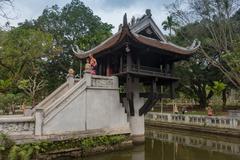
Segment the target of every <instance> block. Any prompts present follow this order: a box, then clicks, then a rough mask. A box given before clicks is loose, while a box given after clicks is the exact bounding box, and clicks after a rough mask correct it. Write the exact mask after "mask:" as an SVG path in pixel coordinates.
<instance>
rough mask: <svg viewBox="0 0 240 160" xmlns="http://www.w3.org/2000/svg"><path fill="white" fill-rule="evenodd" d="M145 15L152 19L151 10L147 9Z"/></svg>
mask: <svg viewBox="0 0 240 160" xmlns="http://www.w3.org/2000/svg"><path fill="white" fill-rule="evenodd" d="M145 13H146V15H147V16H148V17H152V13H151V9H146V11H145Z"/></svg>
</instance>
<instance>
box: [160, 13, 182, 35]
mask: <svg viewBox="0 0 240 160" xmlns="http://www.w3.org/2000/svg"><path fill="white" fill-rule="evenodd" d="M162 26H163V29H164V30H169V35H170V37H171V36H172V30H173V29H174V28H175V27H178V26H179V25H178V23H177V22H175V21H174V20H173V17H172V16H167V20H165V21H163V22H162Z"/></svg>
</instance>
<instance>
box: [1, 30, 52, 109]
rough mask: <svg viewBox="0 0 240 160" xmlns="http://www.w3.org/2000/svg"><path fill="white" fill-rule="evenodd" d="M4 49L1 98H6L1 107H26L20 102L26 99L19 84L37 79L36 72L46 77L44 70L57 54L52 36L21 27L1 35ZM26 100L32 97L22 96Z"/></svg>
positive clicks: (2, 48)
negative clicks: (19, 105) (55, 53)
mask: <svg viewBox="0 0 240 160" xmlns="http://www.w3.org/2000/svg"><path fill="white" fill-rule="evenodd" d="M0 46H1V49H0V73H1V74H0V94H1V96H2V97H3V98H0V103H1V104H4V105H5V107H7V108H8V107H10V108H13V107H12V106H16V104H17V103H20V102H21V103H22V101H17V100H16V99H18V98H17V97H19V96H18V95H19V94H21V95H22V91H21V90H20V89H19V88H18V82H19V81H22V80H25V79H28V77H29V75H34V73H33V71H34V70H35V69H37V70H38V71H39V74H40V75H42V74H44V73H43V70H42V69H41V68H42V66H43V65H44V63H46V60H47V59H50V58H51V55H52V54H53V53H54V52H53V50H54V48H53V39H52V36H51V35H50V34H48V33H43V32H41V31H39V30H34V29H25V28H21V27H18V28H14V29H12V30H11V31H4V32H1V34H0ZM39 81H41V80H39ZM41 89H42V88H41ZM10 95H11V96H10ZM22 99H29V97H24V98H23V96H22ZM9 102H11V103H9ZM10 104H11V105H10Z"/></svg>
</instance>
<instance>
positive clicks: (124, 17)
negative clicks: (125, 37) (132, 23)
mask: <svg viewBox="0 0 240 160" xmlns="http://www.w3.org/2000/svg"><path fill="white" fill-rule="evenodd" d="M127 25H128V23H127V13H125V14H124V16H123V26H127Z"/></svg>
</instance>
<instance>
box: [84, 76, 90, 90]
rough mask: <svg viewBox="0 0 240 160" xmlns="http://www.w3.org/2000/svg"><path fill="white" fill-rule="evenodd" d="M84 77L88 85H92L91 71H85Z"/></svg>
mask: <svg viewBox="0 0 240 160" xmlns="http://www.w3.org/2000/svg"><path fill="white" fill-rule="evenodd" d="M84 79H85V80H86V84H87V86H89V87H90V86H91V85H92V75H91V74H89V73H85V74H84Z"/></svg>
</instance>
